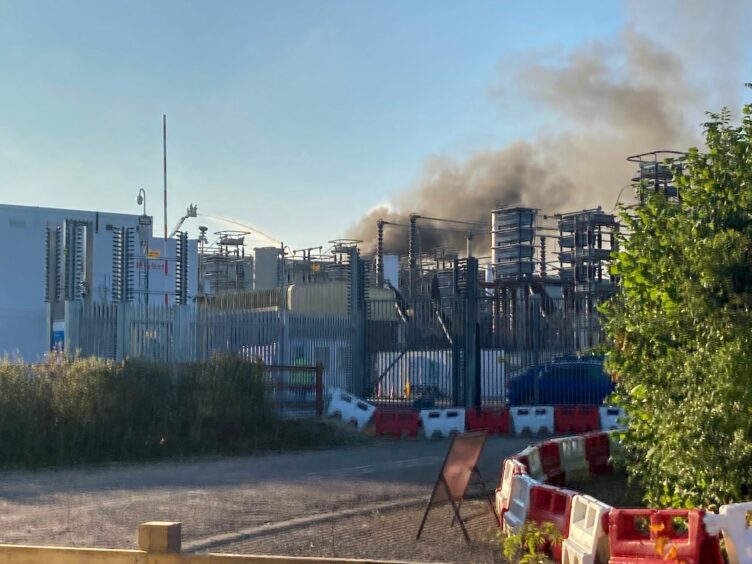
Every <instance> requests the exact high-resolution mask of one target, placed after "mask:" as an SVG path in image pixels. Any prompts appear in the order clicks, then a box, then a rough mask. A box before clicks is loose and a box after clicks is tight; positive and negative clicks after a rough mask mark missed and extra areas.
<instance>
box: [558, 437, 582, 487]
mask: <svg viewBox="0 0 752 564" xmlns="http://www.w3.org/2000/svg"><path fill="white" fill-rule="evenodd" d="M555 442H556V443H557V444H558V445H559V458H560V459H561V467H562V468H563V469H564V472H565V474H566V476H567V480H580V479H586V478H588V477H589V476H590V464H589V463H588V460H587V456H586V455H585V439H584V438H583V437H579V436H578V437H566V438H563V439H556V440H555Z"/></svg>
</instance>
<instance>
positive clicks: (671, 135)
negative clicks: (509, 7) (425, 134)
mask: <svg viewBox="0 0 752 564" xmlns="http://www.w3.org/2000/svg"><path fill="white" fill-rule="evenodd" d="M718 31H719V30H718ZM510 71H511V72H510ZM504 74H507V75H509V76H511V79H510V81H509V82H508V83H503V84H501V85H500V87H499V88H498V89H497V90H498V91H497V92H496V93H495V96H498V97H499V98H500V100H503V99H504V98H505V97H506V96H507V95H508V93H509V92H510V91H511V90H512V89H513V90H514V92H515V94H516V95H517V97H520V96H521V97H523V98H524V99H526V100H527V101H528V104H529V108H528V111H531V112H536V111H538V112H543V115H546V116H553V120H554V122H553V123H552V124H551V125H550V129H551V130H552V131H558V132H559V133H558V134H554V133H548V132H546V131H544V132H542V133H541V134H540V135H538V136H537V137H536V138H535V139H534V140H532V141H530V142H526V141H517V142H514V143H512V144H510V145H508V146H507V147H505V148H503V149H499V150H488V151H481V152H478V153H475V154H473V155H472V156H470V157H469V158H468V159H466V160H465V161H463V162H457V161H455V160H452V159H450V158H446V157H432V158H430V159H428V160H427V162H426V165H425V167H424V171H423V173H422V175H421V177H420V178H419V179H418V180H417V182H415V184H414V185H413V186H411V187H409V188H408V189H407V190H405V191H404V192H403V193H401V194H400V195H399V196H398V198H397V201H395V202H394V205H395V207H396V209H397V211H396V212H389V211H388V210H387V209H386V208H379V209H375V210H372V211H371V212H369V213H368V214H367V215H366V216H365V217H363V218H362V219H361V220H360V221H359V222H358V223H357V224H356V225H354V226H353V227H352V228H351V229H350V231H349V235H350V236H351V237H354V238H358V239H362V240H364V241H365V242H366V244H365V250H366V251H368V250H372V249H373V247H374V246H375V237H376V220H377V219H379V218H382V219H385V220H390V221H395V222H400V223H407V221H408V215H409V214H410V213H411V212H417V213H419V214H422V215H429V216H438V217H451V218H456V219H464V220H469V221H477V222H481V223H483V224H490V210H491V209H492V208H493V207H494V206H496V205H498V204H520V205H525V206H532V207H538V208H541V209H542V210H543V211H544V212H549V213H551V212H567V211H575V210H578V209H583V208H586V207H595V206H597V205H601V206H603V207H604V209H606V210H611V209H612V208H613V207H614V205H615V203H616V199H617V195H618V194H619V193H620V191H621V190H622V188H623V187H624V186H625V185H626V184H628V183H629V179H630V178H631V176H632V175H633V173H634V165H633V164H631V163H627V162H626V161H625V158H626V157H627V156H628V155H632V154H636V153H642V152H646V151H650V150H654V149H676V148H678V149H680V150H681V149H686V148H687V147H688V146H691V145H696V144H697V143H698V142H700V138H699V133H700V128H699V125H700V123H701V122H702V120H703V117H704V116H703V111H704V110H705V109H709V108H708V107H707V106H704V103H705V102H706V101H707V99H708V95H707V92H700V91H698V87H696V86H694V85H693V84H691V81H690V80H689V79H688V73H687V70H686V69H685V67H684V65H683V62H682V60H681V59H680V58H679V57H678V56H677V55H675V54H674V52H673V51H669V50H667V49H665V48H663V47H661V46H660V45H658V44H657V43H656V42H654V41H652V40H651V39H650V38H648V37H647V36H646V35H645V34H643V33H640V32H638V31H636V30H635V29H634V28H633V27H631V26H630V27H627V28H626V29H625V30H624V31H623V32H622V33H621V34H620V36H619V37H618V38H617V39H615V40H613V41H611V42H594V43H590V44H588V45H586V46H584V47H582V48H580V49H578V50H575V51H573V52H571V53H569V54H568V55H566V56H564V57H563V58H561V57H556V56H550V55H549V56H544V55H539V56H535V57H533V56H530V57H528V58H527V59H526V60H524V61H522V62H519V61H518V62H516V63H514V64H513V65H512V67H511V69H510V68H506V69H504ZM630 197H631V191H630V190H625V191H624V197H622V201H623V200H625V199H627V200H628V199H629V198H630ZM423 225H429V224H427V223H424V224H423ZM486 231H487V229H486ZM464 241H465V236H464V234H462V233H451V232H449V233H441V232H437V231H429V230H427V229H422V230H421V231H420V242H421V250H423V251H427V250H429V249H432V248H437V247H444V248H452V249H456V250H462V249H464V248H465V242H464ZM385 247H386V250H387V252H400V253H404V252H406V248H407V233H406V230H404V229H395V228H388V229H387V230H386V237H385ZM488 248H489V242H488V235H484V236H479V237H478V238H477V239H476V245H475V252H476V253H481V254H483V253H486V252H487V251H488Z"/></svg>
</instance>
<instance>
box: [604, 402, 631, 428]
mask: <svg viewBox="0 0 752 564" xmlns="http://www.w3.org/2000/svg"><path fill="white" fill-rule="evenodd" d="M598 413H599V415H600V417H601V431H613V430H615V429H626V428H627V427H626V425H624V423H622V422H620V420H624V418H625V417H626V412H625V411H624V409H622V408H621V407H609V406H601V407H599V408H598Z"/></svg>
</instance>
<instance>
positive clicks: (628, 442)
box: [602, 106, 752, 507]
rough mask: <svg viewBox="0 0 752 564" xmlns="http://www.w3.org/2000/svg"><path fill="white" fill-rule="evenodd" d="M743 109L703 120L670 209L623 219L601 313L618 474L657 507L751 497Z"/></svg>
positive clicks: (749, 254)
mask: <svg viewBox="0 0 752 564" xmlns="http://www.w3.org/2000/svg"><path fill="white" fill-rule="evenodd" d="M751 114H752V106H747V107H745V108H744V111H743V118H742V123H741V125H739V126H734V125H731V123H730V117H729V113H728V112H727V111H726V110H724V111H722V112H721V113H720V114H709V116H710V119H709V121H708V123H706V124H705V126H704V127H705V137H706V145H707V151H700V150H698V149H697V148H692V149H690V150H689V152H688V154H687V156H686V172H685V174H684V175H682V176H680V177H679V178H677V186H678V189H679V195H680V199H679V201H678V202H677V201H670V200H669V199H667V198H666V197H665V196H664V195H662V194H660V193H655V192H652V191H649V190H645V189H644V190H643V194H642V195H643V201H642V203H641V204H640V205H637V206H635V207H633V208H631V209H624V210H623V213H622V214H621V220H622V222H623V224H624V225H625V226H626V228H627V233H626V234H625V235H624V236H623V237H622V238H621V241H620V250H619V252H618V254H617V256H616V259H615V264H614V273H615V274H616V275H617V276H619V277H620V292H619V293H618V294H617V295H616V296H615V297H614V298H613V299H612V300H611V301H610V302H609V303H607V304H605V305H604V307H603V308H602V310H603V313H604V314H605V317H606V330H607V333H608V334H609V336H610V338H611V340H612V343H613V346H612V348H611V350H610V352H609V355H608V361H607V366H608V367H609V368H610V370H611V371H612V373H613V374H614V376H615V377H616V378H617V379H618V381H617V391H616V397H617V401H618V402H619V403H621V404H622V405H624V406H625V407H626V408H627V411H628V414H629V424H630V429H629V432H628V433H626V435H625V437H624V438H623V442H624V444H625V446H626V447H627V451H628V454H629V460H628V470H629V472H630V474H631V475H632V476H633V477H635V478H637V479H639V480H640V481H641V482H642V484H643V485H644V487H645V489H646V492H647V493H646V501H647V502H648V503H649V504H651V505H655V506H669V505H672V506H686V507H691V506H700V505H702V506H706V507H708V506H711V507H712V506H713V505H716V504H720V503H728V502H733V501H739V500H742V499H745V498H747V497H748V496H749V494H750V488H751V487H752V312H750V307H751V306H752V117H751Z"/></svg>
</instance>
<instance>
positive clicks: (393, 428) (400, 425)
mask: <svg viewBox="0 0 752 564" xmlns="http://www.w3.org/2000/svg"><path fill="white" fill-rule="evenodd" d="M374 423H375V424H376V435H377V436H379V437H382V436H384V435H390V436H392V437H397V438H398V439H399V438H401V437H402V435H403V434H406V435H407V436H408V437H411V438H413V439H414V438H416V437H417V436H418V423H419V419H418V412H417V411H415V410H412V409H377V410H376V413H375V415H374Z"/></svg>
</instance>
